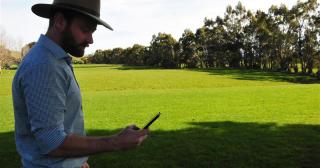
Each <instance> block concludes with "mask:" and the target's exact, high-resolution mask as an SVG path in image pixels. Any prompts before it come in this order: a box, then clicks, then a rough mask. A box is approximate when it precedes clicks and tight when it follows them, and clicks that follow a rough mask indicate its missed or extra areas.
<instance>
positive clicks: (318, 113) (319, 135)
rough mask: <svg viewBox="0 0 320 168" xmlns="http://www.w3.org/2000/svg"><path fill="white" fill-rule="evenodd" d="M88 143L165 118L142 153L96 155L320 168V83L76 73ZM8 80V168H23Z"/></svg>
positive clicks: (96, 160)
mask: <svg viewBox="0 0 320 168" xmlns="http://www.w3.org/2000/svg"><path fill="white" fill-rule="evenodd" d="M75 73H76V77H77V80H78V82H79V84H80V87H81V90H82V97H83V109H84V113H85V125H86V130H87V133H88V134H89V135H95V136H100V135H111V134H113V133H115V132H117V131H119V130H120V129H121V128H123V127H124V126H126V125H128V124H132V123H136V124H137V125H138V126H143V125H144V124H145V123H146V122H147V121H148V120H149V119H150V118H151V117H153V116H154V114H155V113H156V112H158V111H160V112H162V116H161V117H160V119H159V120H158V121H157V122H156V123H154V125H152V126H151V135H150V136H149V138H148V139H147V140H146V141H145V143H143V144H142V146H141V147H139V148H137V149H135V150H130V151H122V152H115V153H107V154H100V155H96V156H92V157H90V159H89V164H90V165H91V167H93V168H104V167H139V168H140V167H165V168H167V167H219V168H220V167H228V168H229V167H234V168H239V167H243V168H272V167H286V168H301V167H306V168H307V167H308V168H312V167H314V168H316V167H317V168H319V167H320V104H319V102H320V81H317V80H315V79H313V78H310V77H305V76H298V75H289V74H285V73H276V72H261V71H249V70H227V69H215V70H164V69H152V68H147V67H127V66H120V65H81V66H76V67H75ZM13 75H14V71H4V72H3V74H2V75H0V115H1V116H0V118H1V122H0V148H1V149H0V165H6V166H5V167H19V165H20V163H19V156H18V154H17V153H16V151H15V144H14V133H13V131H14V120H13V111H12V97H11V81H12V77H13Z"/></svg>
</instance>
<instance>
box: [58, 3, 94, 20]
mask: <svg viewBox="0 0 320 168" xmlns="http://www.w3.org/2000/svg"><path fill="white" fill-rule="evenodd" d="M55 5H61V6H66V7H71V8H75V9H80V10H82V11H85V12H88V13H90V14H92V15H95V16H97V17H100V13H98V12H96V11H94V10H91V9H88V8H84V7H82V6H76V5H71V4H67V3H55Z"/></svg>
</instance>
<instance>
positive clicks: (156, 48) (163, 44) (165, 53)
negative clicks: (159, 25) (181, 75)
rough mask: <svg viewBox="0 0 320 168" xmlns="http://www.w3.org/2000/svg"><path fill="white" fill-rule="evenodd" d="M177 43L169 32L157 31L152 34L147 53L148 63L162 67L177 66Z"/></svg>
mask: <svg viewBox="0 0 320 168" xmlns="http://www.w3.org/2000/svg"><path fill="white" fill-rule="evenodd" d="M178 46H179V45H178V43H177V41H176V40H175V39H174V38H173V37H172V36H171V34H166V33H158V35H157V36H155V35H153V37H152V40H151V43H150V48H149V50H150V51H149V54H148V63H149V64H150V65H154V66H160V67H164V68H177V67H178V65H179V55H178V54H177V52H178V48H177V47H178Z"/></svg>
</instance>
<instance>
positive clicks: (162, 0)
mask: <svg viewBox="0 0 320 168" xmlns="http://www.w3.org/2000/svg"><path fill="white" fill-rule="evenodd" d="M52 1H53V0H0V29H2V31H5V33H6V35H7V36H9V37H11V38H12V39H14V40H15V41H19V43H21V44H26V43H28V42H31V41H37V39H38V37H39V35H40V34H41V33H42V34H44V33H45V32H46V30H47V26H48V21H47V20H46V19H43V18H40V17H37V16H36V15H34V14H33V13H32V12H31V9H30V8H31V6H32V5H33V4H36V3H52ZM238 2H239V0H224V1H223V0H101V3H102V4H101V5H102V6H101V18H102V19H103V20H105V21H106V22H107V23H109V24H110V25H111V26H112V27H113V28H114V29H115V30H114V31H109V30H108V29H105V28H104V27H102V26H98V28H97V31H96V32H95V33H94V36H93V38H94V44H92V45H90V47H89V48H87V49H86V54H89V53H93V52H94V51H95V50H97V49H110V48H115V47H123V48H125V47H130V46H132V45H133V44H136V43H137V44H142V45H149V43H150V41H151V38H152V35H153V34H157V33H158V32H165V33H170V34H172V35H173V37H175V38H176V39H177V40H178V39H179V37H181V35H182V33H183V31H184V29H186V28H188V29H191V30H192V31H195V30H196V29H197V28H199V27H201V26H202V25H203V20H204V18H205V17H208V18H215V17H216V16H223V15H224V12H225V9H226V7H227V5H231V6H233V7H234V6H235V5H237V3H238ZM241 2H242V4H243V5H244V6H245V7H246V9H250V10H253V11H256V10H257V9H260V10H264V11H267V10H268V9H269V7H270V6H271V5H280V4H282V3H283V4H285V5H287V6H288V7H292V5H294V4H296V2H297V1H296V0H267V1H266V0H241Z"/></svg>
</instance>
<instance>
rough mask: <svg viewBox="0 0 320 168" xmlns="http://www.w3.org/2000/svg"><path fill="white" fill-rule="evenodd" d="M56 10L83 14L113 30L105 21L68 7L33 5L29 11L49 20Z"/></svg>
mask: <svg viewBox="0 0 320 168" xmlns="http://www.w3.org/2000/svg"><path fill="white" fill-rule="evenodd" d="M57 9H67V10H72V11H75V12H79V13H81V14H84V15H86V16H88V17H90V18H92V19H93V20H95V21H96V22H97V24H100V25H102V26H104V27H106V28H108V29H110V30H113V28H112V27H111V26H110V25H109V24H108V23H106V22H105V21H103V20H101V19H100V18H99V17H97V16H95V15H92V14H90V13H88V12H86V11H83V10H80V9H77V8H73V7H70V6H63V5H59V4H35V5H33V6H32V7H31V10H32V12H33V13H34V14H36V15H38V16H40V17H43V18H51V16H52V15H53V14H54V12H55V10H57Z"/></svg>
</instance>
